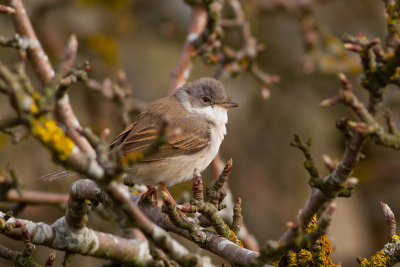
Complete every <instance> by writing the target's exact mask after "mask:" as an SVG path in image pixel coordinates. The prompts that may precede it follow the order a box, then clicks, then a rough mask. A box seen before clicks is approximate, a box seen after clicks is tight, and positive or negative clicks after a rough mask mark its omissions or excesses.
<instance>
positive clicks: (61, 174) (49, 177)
mask: <svg viewBox="0 0 400 267" xmlns="http://www.w3.org/2000/svg"><path fill="white" fill-rule="evenodd" d="M75 174H77V173H76V172H74V171H67V170H59V171H55V172H52V173H49V174H46V175H43V176H41V177H40V179H41V180H43V181H46V182H53V181H58V180H61V179H64V178H67V177H70V176H72V175H75Z"/></svg>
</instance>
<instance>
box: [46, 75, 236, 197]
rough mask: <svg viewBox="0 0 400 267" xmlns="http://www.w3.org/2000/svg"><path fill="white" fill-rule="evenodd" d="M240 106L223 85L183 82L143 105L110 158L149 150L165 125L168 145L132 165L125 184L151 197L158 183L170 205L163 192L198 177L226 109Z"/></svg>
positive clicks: (215, 145)
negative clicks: (138, 186)
mask: <svg viewBox="0 0 400 267" xmlns="http://www.w3.org/2000/svg"><path fill="white" fill-rule="evenodd" d="M238 106H239V104H237V103H235V102H232V101H229V100H228V97H227V94H226V92H225V88H224V86H223V84H222V83H221V82H220V81H218V80H216V79H214V78H211V77H204V78H200V79H198V80H195V81H192V82H188V83H186V84H184V85H182V86H181V87H180V88H178V89H177V90H176V92H175V93H174V94H173V95H172V96H168V97H164V98H161V99H158V100H156V101H154V102H152V103H150V104H148V105H147V106H146V107H145V108H144V110H143V111H142V112H141V113H140V115H139V117H138V119H137V120H136V121H135V122H133V123H132V124H130V125H129V126H128V127H127V128H126V129H125V130H124V131H122V133H121V134H119V135H118V136H117V137H116V138H115V140H114V141H113V142H111V144H110V145H109V151H110V154H113V153H116V152H117V153H121V154H122V155H124V156H126V155H129V154H130V153H135V152H140V151H144V150H146V148H149V146H151V144H152V143H153V142H154V141H155V140H156V138H157V137H158V136H159V132H160V129H161V127H162V125H163V124H165V122H166V129H165V130H166V131H165V132H166V133H167V135H168V138H167V141H166V142H165V143H164V144H162V145H161V146H160V148H159V150H158V152H157V153H155V154H152V155H150V156H148V157H145V158H144V159H143V160H141V161H140V162H138V163H135V164H134V165H133V166H132V167H131V168H130V169H129V170H128V174H129V179H130V180H131V181H130V182H133V183H136V184H144V185H146V186H147V188H148V191H147V192H146V193H145V194H144V195H142V198H141V200H142V199H143V198H144V197H145V196H147V195H149V194H153V193H154V190H155V189H154V188H155V187H156V186H157V185H158V184H159V185H160V186H161V187H162V189H163V190H164V191H165V192H166V193H167V194H168V196H169V198H170V199H171V200H172V201H173V202H174V203H175V201H174V200H173V198H172V196H171V194H170V193H169V191H168V189H167V187H170V186H173V185H176V184H178V183H181V182H184V181H186V180H189V179H191V178H192V176H193V171H194V169H195V168H196V169H198V170H199V171H200V172H202V171H203V170H204V169H206V168H207V167H208V165H209V164H210V163H211V161H212V160H213V159H214V158H215V156H216V155H217V154H218V151H219V148H220V145H221V143H222V141H223V139H224V136H225V135H226V133H227V131H226V124H227V123H228V113H227V110H228V109H230V108H234V107H238ZM53 174H54V175H52V174H50V175H47V176H46V177H47V178H46V177H43V178H45V180H57V179H59V178H64V177H66V176H69V174H68V173H66V172H65V171H64V172H63V171H61V172H59V174H58V175H57V173H53Z"/></svg>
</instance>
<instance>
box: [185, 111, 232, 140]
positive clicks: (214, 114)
mask: <svg viewBox="0 0 400 267" xmlns="http://www.w3.org/2000/svg"><path fill="white" fill-rule="evenodd" d="M185 108H186V110H187V111H188V112H189V113H191V114H194V115H197V116H200V117H202V118H204V119H206V120H208V121H211V122H213V123H215V124H216V126H217V127H222V128H223V134H224V135H225V134H226V127H225V124H227V123H228V112H227V109H226V108H223V107H219V106H208V107H201V108H200V107H199V108H198V107H192V106H190V105H187V106H186V107H185Z"/></svg>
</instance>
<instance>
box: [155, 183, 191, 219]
mask: <svg viewBox="0 0 400 267" xmlns="http://www.w3.org/2000/svg"><path fill="white" fill-rule="evenodd" d="M160 186H161V188H162V189H163V191H164V192H165V193H167V195H168V198H169V200H170V201H171V203H172V205H174V207H176V206H177V205H176V202H175V199H174V198H173V197H172V195H171V193H170V192H169V191H168V188H167V187H166V186H165V184H164V183H161V182H160ZM176 210H177V211H178V213H179V215H180V216H181V218H183V217H186V215H185V214H183V212H182V211H180V210H179V209H176Z"/></svg>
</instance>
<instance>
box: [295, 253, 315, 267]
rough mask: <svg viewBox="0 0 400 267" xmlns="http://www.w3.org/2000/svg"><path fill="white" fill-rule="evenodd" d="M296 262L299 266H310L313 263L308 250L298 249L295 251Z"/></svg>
mask: <svg viewBox="0 0 400 267" xmlns="http://www.w3.org/2000/svg"><path fill="white" fill-rule="evenodd" d="M297 263H298V265H299V266H312V265H313V263H314V259H313V255H312V254H311V252H310V251H308V250H305V249H300V251H299V252H298V253H297Z"/></svg>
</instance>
